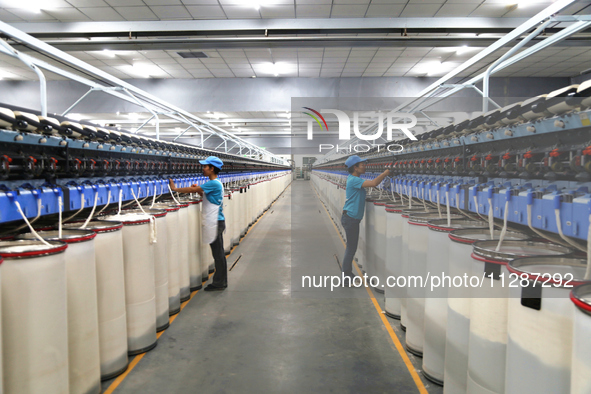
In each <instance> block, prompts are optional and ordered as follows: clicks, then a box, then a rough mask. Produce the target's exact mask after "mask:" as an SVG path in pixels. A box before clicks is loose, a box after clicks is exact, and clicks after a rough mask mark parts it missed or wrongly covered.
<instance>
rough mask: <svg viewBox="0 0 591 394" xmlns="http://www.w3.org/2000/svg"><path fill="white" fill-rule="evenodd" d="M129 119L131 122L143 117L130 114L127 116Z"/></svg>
mask: <svg viewBox="0 0 591 394" xmlns="http://www.w3.org/2000/svg"><path fill="white" fill-rule="evenodd" d="M127 117H128V118H129V119H131V120H138V119H139V118H140V117H141V116H140V114H136V113H135V112H130V113H128V114H127Z"/></svg>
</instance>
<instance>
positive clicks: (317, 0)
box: [296, 0, 332, 7]
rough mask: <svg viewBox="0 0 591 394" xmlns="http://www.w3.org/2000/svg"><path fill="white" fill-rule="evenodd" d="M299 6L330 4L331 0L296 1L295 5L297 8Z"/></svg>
mask: <svg viewBox="0 0 591 394" xmlns="http://www.w3.org/2000/svg"><path fill="white" fill-rule="evenodd" d="M301 4H304V5H309V4H332V0H296V5H297V6H298V7H299V6H300V5H301Z"/></svg>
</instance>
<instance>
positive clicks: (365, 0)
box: [332, 0, 370, 5]
mask: <svg viewBox="0 0 591 394" xmlns="http://www.w3.org/2000/svg"><path fill="white" fill-rule="evenodd" d="M332 3H333V4H363V5H368V4H369V3H370V0H334V1H333V2H332Z"/></svg>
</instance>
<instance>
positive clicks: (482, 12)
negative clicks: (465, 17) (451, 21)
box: [470, 4, 510, 18]
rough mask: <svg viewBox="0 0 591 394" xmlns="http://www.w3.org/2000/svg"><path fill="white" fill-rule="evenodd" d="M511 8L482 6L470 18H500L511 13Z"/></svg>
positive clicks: (497, 5) (491, 5)
mask: <svg viewBox="0 0 591 394" xmlns="http://www.w3.org/2000/svg"><path fill="white" fill-rule="evenodd" d="M509 9H510V7H507V6H506V5H503V4H482V5H481V6H479V7H478V8H476V9H475V10H474V11H472V13H471V14H470V16H482V17H489V18H498V17H501V16H503V15H504V14H506V13H507V11H509Z"/></svg>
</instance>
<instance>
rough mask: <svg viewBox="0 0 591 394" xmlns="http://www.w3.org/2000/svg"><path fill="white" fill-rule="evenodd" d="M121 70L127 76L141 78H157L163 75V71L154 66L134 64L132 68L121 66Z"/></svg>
mask: <svg viewBox="0 0 591 394" xmlns="http://www.w3.org/2000/svg"><path fill="white" fill-rule="evenodd" d="M122 70H123V71H124V72H125V73H127V74H132V75H134V76H138V77H141V78H150V77H158V76H161V75H163V74H164V71H162V69H161V68H160V67H158V66H156V65H155V64H146V63H135V64H134V65H133V66H123V67H122Z"/></svg>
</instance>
